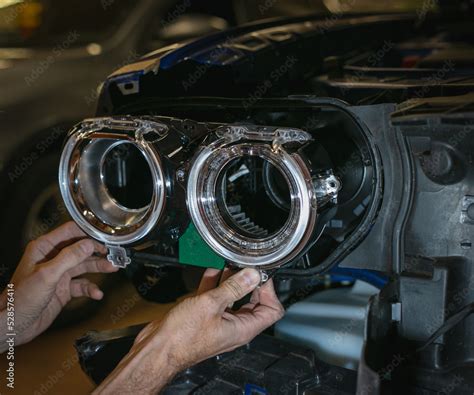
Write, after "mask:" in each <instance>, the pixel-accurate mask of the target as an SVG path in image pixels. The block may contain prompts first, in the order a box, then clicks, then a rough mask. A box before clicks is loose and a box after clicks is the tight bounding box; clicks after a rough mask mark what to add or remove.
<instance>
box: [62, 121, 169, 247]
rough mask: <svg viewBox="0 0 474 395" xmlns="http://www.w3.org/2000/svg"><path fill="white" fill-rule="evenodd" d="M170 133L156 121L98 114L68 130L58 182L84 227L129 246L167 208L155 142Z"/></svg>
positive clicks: (108, 241)
mask: <svg viewBox="0 0 474 395" xmlns="http://www.w3.org/2000/svg"><path fill="white" fill-rule="evenodd" d="M165 132H166V126H164V125H161V124H159V123H156V122H150V121H140V120H116V119H110V118H104V119H102V118H98V119H93V120H86V121H84V122H82V123H81V124H80V125H79V126H78V127H76V129H75V130H74V131H73V132H72V133H71V134H70V135H69V138H68V139H67V141H66V144H65V146H64V149H63V153H62V157H61V162H60V170H59V184H60V189H61V193H62V196H63V199H64V202H65V204H66V207H67V209H68V211H69V213H70V215H71V216H72V218H73V220H74V221H75V222H76V223H77V224H78V225H79V226H80V227H81V228H82V229H83V230H84V232H86V233H87V234H88V235H90V236H92V237H94V238H95V239H97V240H99V241H102V242H104V243H106V244H108V245H124V244H131V243H135V242H136V241H138V240H140V239H142V238H143V237H145V236H146V235H147V234H148V233H149V232H150V230H151V229H152V228H153V227H154V226H155V225H156V223H157V222H158V221H159V219H160V217H161V215H162V214H163V211H164V209H165V188H164V183H165V181H164V180H165V177H164V173H163V166H162V163H161V158H160V155H159V154H158V152H157V151H156V149H155V146H154V145H153V142H155V141H156V140H157V139H159V138H161V137H162V136H163V135H164V133H165ZM150 136H151V138H150Z"/></svg>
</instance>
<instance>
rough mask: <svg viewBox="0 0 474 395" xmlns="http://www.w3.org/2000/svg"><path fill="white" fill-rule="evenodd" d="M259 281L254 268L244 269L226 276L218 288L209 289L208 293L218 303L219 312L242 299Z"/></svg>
mask: <svg viewBox="0 0 474 395" xmlns="http://www.w3.org/2000/svg"><path fill="white" fill-rule="evenodd" d="M259 283H260V273H259V272H258V271H256V270H255V269H244V270H241V271H240V272H238V273H237V274H235V275H233V276H232V277H230V278H228V279H227V280H226V281H224V282H223V283H222V284H221V285H219V287H218V288H216V289H214V290H212V291H209V295H210V296H212V297H213V298H214V299H216V300H217V301H218V303H219V307H220V310H221V312H224V311H225V309H226V308H227V306H229V305H230V304H232V303H234V302H236V301H237V300H239V299H242V298H243V297H244V296H245V295H247V294H249V293H250V292H252V291H253V290H254V289H255V288H256V287H257V286H258V284H259Z"/></svg>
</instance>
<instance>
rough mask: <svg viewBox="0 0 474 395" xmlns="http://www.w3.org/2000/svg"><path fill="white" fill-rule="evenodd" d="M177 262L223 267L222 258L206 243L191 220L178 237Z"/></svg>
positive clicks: (215, 267)
mask: <svg viewBox="0 0 474 395" xmlns="http://www.w3.org/2000/svg"><path fill="white" fill-rule="evenodd" d="M179 262H180V263H182V264H184V265H193V266H201V267H211V268H214V269H223V268H224V266H225V261H224V259H223V258H222V257H220V256H219V255H217V254H216V253H215V252H214V251H213V250H212V249H211V248H210V247H209V246H208V245H207V244H206V242H205V241H204V240H203V239H202V237H201V236H200V235H199V233H198V231H197V230H196V227H195V226H194V224H193V223H192V222H191V224H190V225H189V227H188V229H186V232H185V233H184V234H183V235H182V236H181V237H180V239H179Z"/></svg>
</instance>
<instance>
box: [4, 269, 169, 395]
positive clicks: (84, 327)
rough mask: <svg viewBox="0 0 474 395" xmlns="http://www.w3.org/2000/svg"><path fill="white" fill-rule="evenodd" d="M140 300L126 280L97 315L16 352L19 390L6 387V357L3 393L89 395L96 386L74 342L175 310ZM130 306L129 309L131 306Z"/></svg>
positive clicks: (120, 280)
mask: <svg viewBox="0 0 474 395" xmlns="http://www.w3.org/2000/svg"><path fill="white" fill-rule="evenodd" d="M173 305H174V304H173V303H171V304H155V303H151V302H147V301H145V300H143V299H142V298H140V297H139V296H138V294H137V292H136V291H135V288H134V287H133V286H132V285H131V284H130V283H129V282H128V281H127V280H125V279H124V278H123V277H121V276H117V275H114V284H113V286H111V287H110V289H109V290H108V291H107V292H106V293H105V297H104V299H103V301H102V302H101V304H100V307H99V309H97V311H96V312H94V313H93V314H91V315H90V317H86V318H85V319H82V320H80V321H79V322H76V323H74V324H72V325H68V326H64V327H62V328H53V329H50V330H48V331H47V332H45V333H43V334H42V335H41V336H39V337H38V338H37V339H35V340H34V341H33V342H31V343H29V344H26V345H23V346H20V347H17V348H16V351H15V389H14V390H10V389H9V388H7V387H6V386H5V384H6V379H5V375H6V374H5V369H6V366H7V361H6V358H5V356H4V355H3V356H1V357H3V358H0V359H1V362H0V367H1V376H2V378H1V383H2V385H1V386H0V394H21V395H23V394H25V395H26V394H33V395H45V394H48V395H55V394H57V395H65V394H67V395H75V394H88V393H90V392H91V391H92V390H93V389H94V384H93V383H92V382H90V381H89V379H88V377H87V376H86V375H85V374H84V373H83V372H82V370H81V367H80V366H79V363H78V361H77V357H76V352H75V350H74V347H73V343H74V340H75V339H77V338H78V337H80V336H81V335H83V334H84V333H85V332H87V331H88V330H92V329H97V330H104V329H113V328H121V327H125V326H129V325H133V324H138V323H142V322H148V321H151V320H155V319H160V318H162V317H163V316H164V315H165V314H166V312H167V311H168V310H169V309H170V308H171V307H173ZM127 306H128V307H127Z"/></svg>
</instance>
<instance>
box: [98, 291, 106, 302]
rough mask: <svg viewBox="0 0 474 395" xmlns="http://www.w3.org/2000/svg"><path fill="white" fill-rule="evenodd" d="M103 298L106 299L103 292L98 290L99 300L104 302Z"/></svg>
mask: <svg viewBox="0 0 474 395" xmlns="http://www.w3.org/2000/svg"><path fill="white" fill-rule="evenodd" d="M103 297H104V293H103V292H102V291H101V290H98V291H97V299H98V300H102V298H103Z"/></svg>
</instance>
